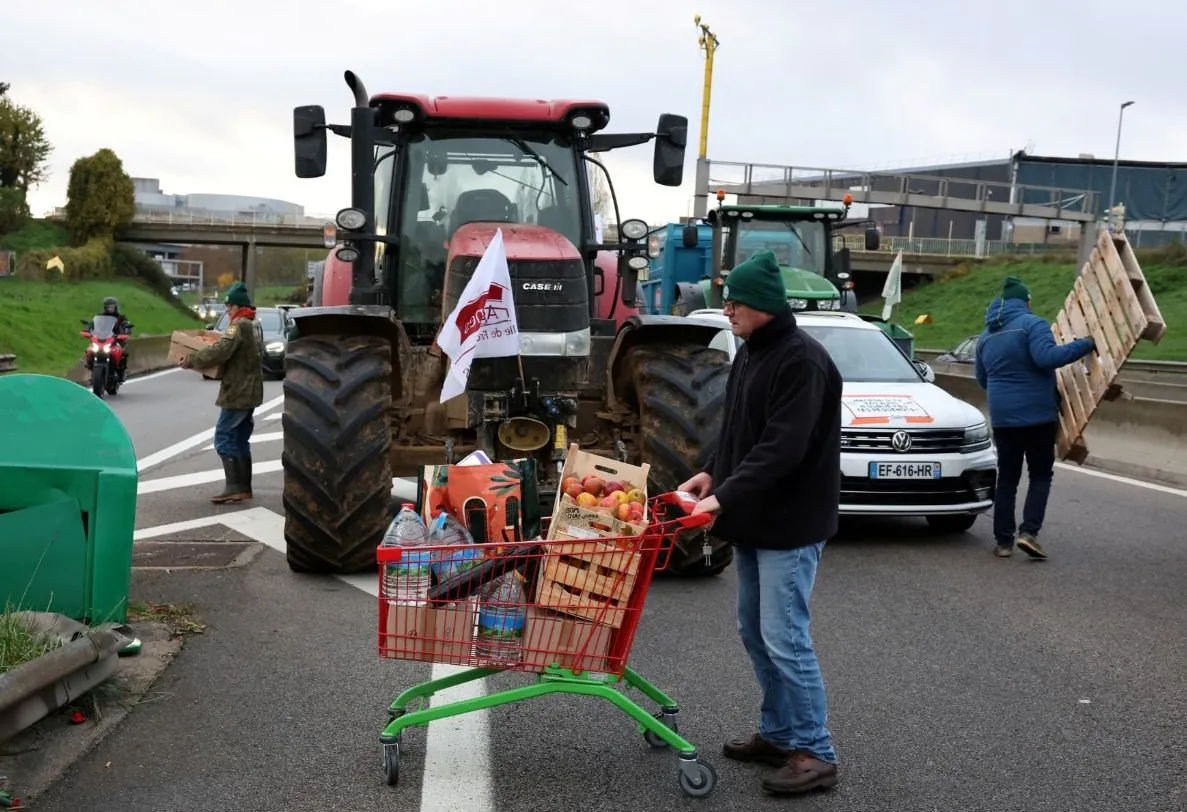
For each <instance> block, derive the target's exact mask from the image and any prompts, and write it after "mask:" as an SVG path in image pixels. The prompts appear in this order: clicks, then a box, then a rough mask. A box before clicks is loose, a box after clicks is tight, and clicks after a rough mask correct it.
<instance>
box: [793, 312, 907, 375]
mask: <svg viewBox="0 0 1187 812" xmlns="http://www.w3.org/2000/svg"><path fill="white" fill-rule="evenodd" d="M800 327H801V328H802V329H803V330H804V332H805V333H807V334H808V335H810V336H812V338H814V339H816V340H817V341H819V342H820V343H821V344H823V345H824V348H825V349H826V350H828V354H829V356H830V357H831V358H832V359H833V363H834V364H836V365H837V369H838V370H840V372H841V377H842V378H843V379H844V380H846V381H850V382H863V383H919V382H920V381H922V380H923V377H922V376H921V375H920V374H919V370H918V369H916V368H915V365H914V364H912V363H911V362H910V361H909V360H907V357H906V356H905V355H903V354H902V352H901V351H900V350H899V348H898V346H897V345H896V344H895V343H894V342H893V341H891V340H890V337H889V336H888V335H886V334H885V333H884V332H882V331H881V330H859V329H856V328H853V327H832V326H827V325H817V324H801V325H800Z"/></svg>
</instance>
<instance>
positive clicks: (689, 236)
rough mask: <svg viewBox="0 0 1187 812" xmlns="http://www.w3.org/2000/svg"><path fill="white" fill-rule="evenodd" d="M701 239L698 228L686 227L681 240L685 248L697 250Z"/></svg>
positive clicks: (681, 234) (682, 231)
mask: <svg viewBox="0 0 1187 812" xmlns="http://www.w3.org/2000/svg"><path fill="white" fill-rule="evenodd" d="M700 237H701V235H700V234H699V233H698V232H697V227H696V226H685V227H684V228H683V229H682V230H681V232H680V240H681V242H682V243H683V245H684V247H685V248H696V247H697V243H698V242H700Z"/></svg>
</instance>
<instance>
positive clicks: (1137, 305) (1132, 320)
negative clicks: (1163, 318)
mask: <svg viewBox="0 0 1187 812" xmlns="http://www.w3.org/2000/svg"><path fill="white" fill-rule="evenodd" d="M1100 260H1101V262H1102V263H1103V265H1104V268H1103V270H1102V271H1101V284H1102V286H1103V285H1104V284H1105V282H1104V280H1105V279H1106V278H1107V279H1108V286H1109V287H1111V288H1112V289H1113V291H1114V293H1116V294H1117V301H1118V302H1120V303H1121V306H1122V308H1123V310H1124V312H1125V315H1126V317H1127V318H1128V319H1129V326H1130V330H1131V331H1132V332H1133V334H1134V335H1135V336H1139V337H1141V336H1143V335H1144V334H1145V332H1146V329H1147V327H1148V326H1149V323H1150V320H1149V319H1148V318H1147V317H1146V312H1145V310H1144V309H1143V308H1142V304H1141V302H1140V301H1138V296H1137V292H1136V291H1135V290H1134V288H1133V282H1132V281H1130V279H1129V276H1128V273H1127V272H1126V270H1125V265H1124V264H1123V263H1122V261H1121V256H1120V255H1119V254H1118V253H1117V249H1116V248H1115V247H1114V246H1113V241H1112V240H1109V241H1107V242H1105V243H1104V249H1103V250H1102V251H1101V253H1100Z"/></svg>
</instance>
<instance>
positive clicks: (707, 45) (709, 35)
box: [693, 14, 721, 160]
mask: <svg viewBox="0 0 1187 812" xmlns="http://www.w3.org/2000/svg"><path fill="white" fill-rule="evenodd" d="M693 22H694V23H695V24H696V26H697V28H699V29H701V36H700V39H699V40H698V42H699V44H700V46H701V50H703V51H704V52H705V88H704V91H703V92H702V95H701V149H700V152H699V153H697V157H699V158H700V159H701V160H704V159H705V156H706V154H707V153H708V148H709V97H710V95H711V93H712V88H713V55H714V54H715V53H716V52H717V46H718V45H720V44H721V43H720V42H719V41H718V39H717V35H716V34H714V33H713V32H712V31H710V30H709V25H708V24H707V23H702V22H701V15H700V14H698V15H697V16H696V17H695V18H694V19H693Z"/></svg>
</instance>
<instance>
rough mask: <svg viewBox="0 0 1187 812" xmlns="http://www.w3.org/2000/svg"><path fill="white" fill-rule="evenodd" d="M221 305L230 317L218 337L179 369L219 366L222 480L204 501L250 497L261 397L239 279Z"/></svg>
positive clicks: (217, 439) (250, 316)
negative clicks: (215, 492) (220, 489)
mask: <svg viewBox="0 0 1187 812" xmlns="http://www.w3.org/2000/svg"><path fill="white" fill-rule="evenodd" d="M223 304H224V305H225V306H226V308H227V314H228V315H229V316H230V321H229V324H228V325H227V329H226V331H225V332H224V333H223V334H222V337H221V338H219V340H218V341H217V342H215V343H214V344H211V345H210V346H209V347H207V348H205V349H202V350H198V351H197V352H192V353H190V354H189V355H188V356H186V358H184V359H183V360H182V361H181V366H182V367H183V368H185V369H206V368H209V367H216V366H218V365H219V364H223V365H224V367H223V377H222V380H221V381H220V382H219V388H218V398H217V399H216V400H215V405H217V406H218V407H219V408H220V409H221V411H220V412H219V415H218V422H217V423H215V426H214V450H215V452H216V453H217V454H218V455H219V457H221V458H222V461H223V473H224V476H225V477H226V485H225V487H224V488H223V492H222V493H220V494H218V495H217V496H213V497H211V499H210V501H211V502H214V503H216V504H217V503H222V502H241V501H243V500H244V499H251V496H252V494H251V445H250V442H251V433H252V431H253V430H254V429H255V419H254V417H253V415H254V413H255V409H256V407H257V406H259V405H260V404H261V403H263V402H264V376H263V370H262V367H261V358H262V357H263V356H262V351H263V347H261V346H260V339H259V331H258V330H256V329H255V328H256V323H255V315H256V311H255V308H254V307H252V305H251V297H250V296H249V295H248V292H247V288H246V287H244V286H243V283H242V282H236V283H235V284H233V285H231V287H230V288H228V289H227V293H226V297H225V299H224V300H223Z"/></svg>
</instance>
